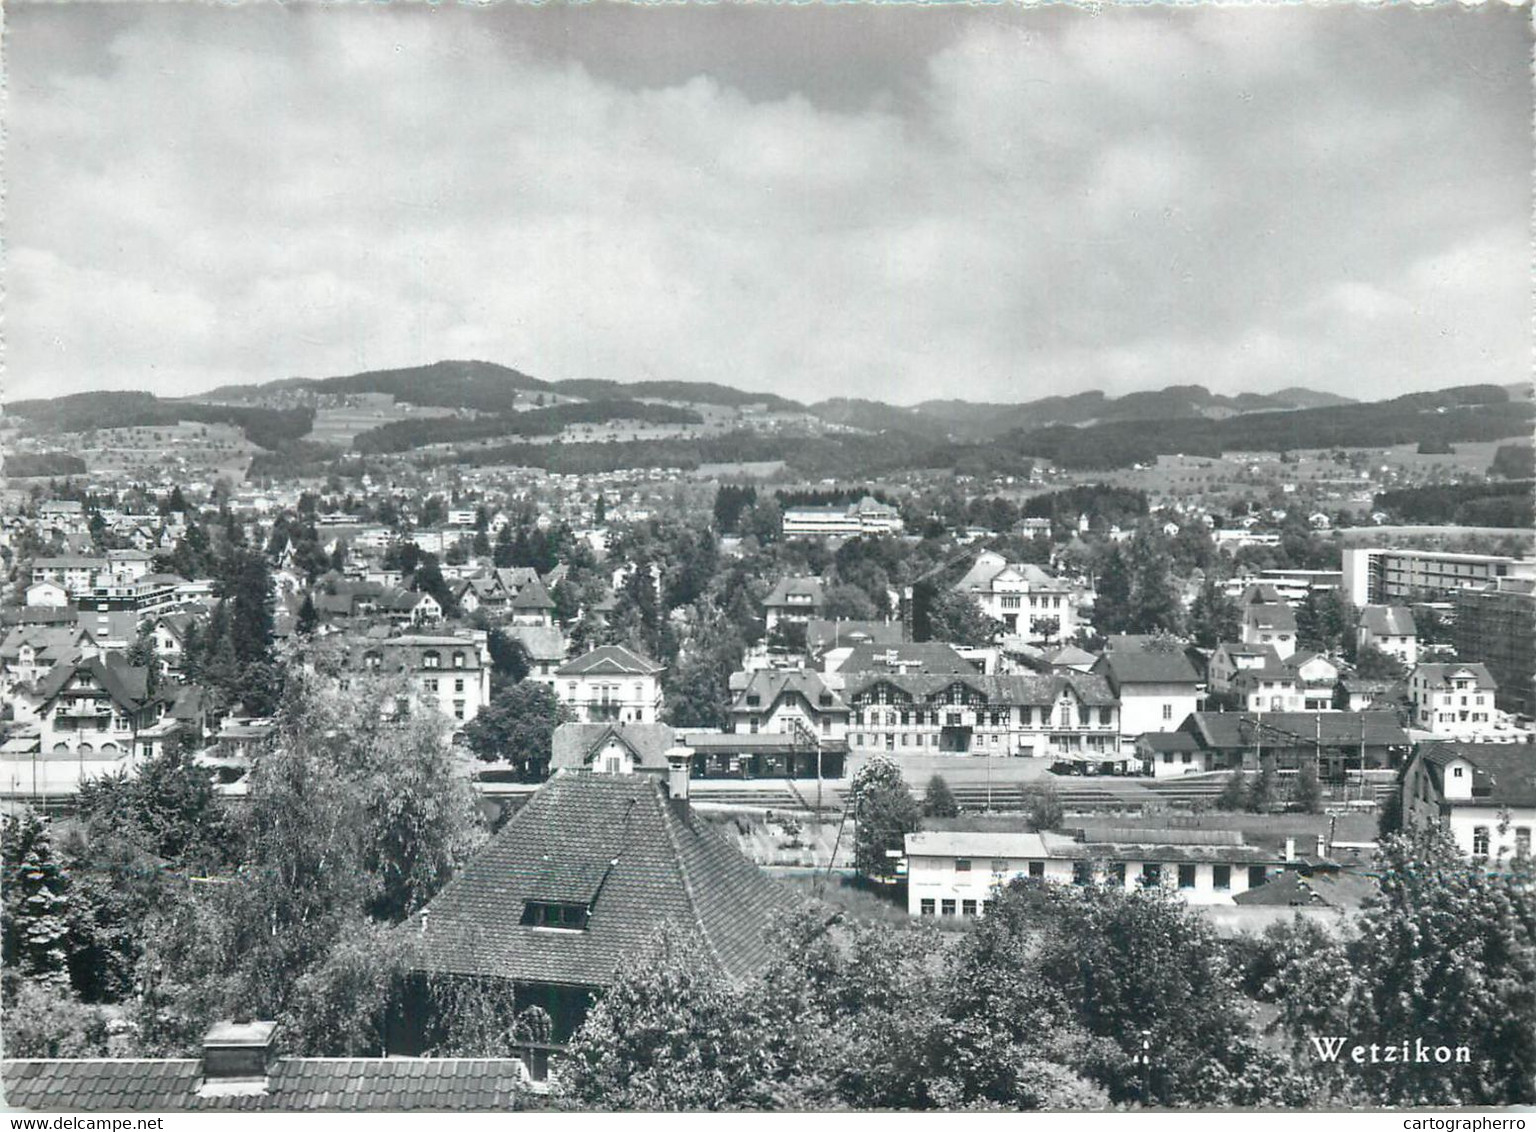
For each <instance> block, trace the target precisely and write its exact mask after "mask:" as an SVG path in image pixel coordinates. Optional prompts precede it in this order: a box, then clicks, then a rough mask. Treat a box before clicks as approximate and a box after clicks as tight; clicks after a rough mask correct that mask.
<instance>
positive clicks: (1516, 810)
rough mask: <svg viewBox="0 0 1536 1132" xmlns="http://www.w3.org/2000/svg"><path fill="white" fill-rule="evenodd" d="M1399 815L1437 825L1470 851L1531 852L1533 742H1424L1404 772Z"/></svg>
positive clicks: (1535, 784) (1490, 855) (1535, 818)
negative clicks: (1401, 807)
mask: <svg viewBox="0 0 1536 1132" xmlns="http://www.w3.org/2000/svg"><path fill="white" fill-rule="evenodd" d="M1402 788H1403V821H1404V823H1405V824H1408V825H1438V826H1440V827H1441V828H1443V829H1445V830H1446V831H1447V832H1448V833H1449V834H1450V835H1451V836H1452V837H1453V838H1454V839H1455V841H1456V844H1457V845H1458V846H1460V848H1461V851H1462V852H1463V853H1465V854H1467V855H1468V856H1469V857H1477V858H1485V859H1488V860H1490V861H1502V860H1505V859H1508V858H1509V857H1529V856H1530V855H1531V830H1532V829H1536V746H1532V745H1531V744H1529V743H1425V744H1422V745H1421V746H1420V747H1419V748H1418V750H1417V751H1416V752H1415V753H1414V756H1413V758H1412V759H1411V760H1410V761H1409V763H1408V767H1407V769H1406V770H1405V772H1404V774H1403V787H1402Z"/></svg>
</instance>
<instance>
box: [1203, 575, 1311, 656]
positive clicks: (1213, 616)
mask: <svg viewBox="0 0 1536 1132" xmlns="http://www.w3.org/2000/svg"><path fill="white" fill-rule="evenodd" d="M1297 619H1298V621H1299V620H1300V617H1299V615H1298V618H1297ZM1241 628H1242V619H1241V615H1240V613H1239V611H1238V608H1237V602H1235V601H1233V600H1232V599H1231V598H1229V597H1228V596H1227V595H1226V593H1225V591H1223V590H1222V588H1221V586H1220V585H1219V584H1218V583H1217V581H1216V579H1215V578H1214V577H1210V576H1207V577H1206V579H1205V581H1204V583H1202V584H1201V586H1200V592H1199V593H1198V594H1196V595H1195V600H1194V602H1193V603H1192V604H1191V605H1190V607H1189V633H1190V636H1191V637H1192V638H1193V639H1194V642H1195V644H1197V645H1199V646H1200V647H1201V648H1203V649H1214V648H1215V647H1216V646H1217V645H1219V644H1221V643H1222V642H1223V641H1235V640H1237V638H1238V635H1239V632H1240V630H1241Z"/></svg>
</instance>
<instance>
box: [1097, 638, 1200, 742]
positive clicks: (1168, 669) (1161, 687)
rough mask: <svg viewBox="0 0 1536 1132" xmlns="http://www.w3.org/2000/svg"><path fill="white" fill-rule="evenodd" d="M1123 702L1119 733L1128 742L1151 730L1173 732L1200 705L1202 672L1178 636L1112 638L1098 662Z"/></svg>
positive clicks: (1101, 672)
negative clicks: (1166, 637)
mask: <svg viewBox="0 0 1536 1132" xmlns="http://www.w3.org/2000/svg"><path fill="white" fill-rule="evenodd" d="M1093 670H1094V671H1095V672H1096V673H1099V674H1100V675H1102V676H1104V677H1106V678H1107V679H1108V680H1109V686H1110V688H1111V689H1112V690H1113V692H1114V694H1115V696H1116V697H1118V699H1119V701H1120V732H1121V735H1122V736H1123V737H1124V739H1125V740H1127V741H1134V740H1135V738H1136V736H1138V735H1141V734H1144V733H1145V732H1148V731H1172V730H1174V729H1175V728H1176V727H1178V726H1179V724H1181V723H1183V722H1184V720H1185V719H1186V718H1188V717H1189V715H1190V714H1191V713H1192V712H1194V711H1197V710H1198V709H1199V706H1200V696H1201V693H1202V691H1203V685H1202V682H1201V680H1200V674H1199V673H1198V672H1196V671H1195V666H1194V665H1193V664H1192V663H1190V660H1189V657H1188V656H1186V655H1185V653H1184V649H1183V648H1182V647H1181V646H1180V645H1179V644H1178V643H1177V642H1175V641H1171V640H1164V639H1160V638H1156V637H1133V636H1119V637H1111V638H1110V639H1109V644H1108V646H1107V648H1106V649H1105V652H1104V655H1103V656H1102V657H1100V658H1099V662H1098V663H1097V664H1096V665H1094V669H1093Z"/></svg>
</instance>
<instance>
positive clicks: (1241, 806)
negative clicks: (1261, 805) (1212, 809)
mask: <svg viewBox="0 0 1536 1132" xmlns="http://www.w3.org/2000/svg"><path fill="white" fill-rule="evenodd" d="M1216 808H1217V809H1218V810H1226V811H1227V812H1229V813H1230V812H1233V811H1236V810H1245V809H1247V808H1248V776H1247V775H1246V774H1244V773H1243V772H1242V771H1241V770H1234V771H1233V772H1232V773H1231V774H1229V775H1227V780H1226V781H1225V782H1224V783H1222V786H1221V793H1220V794H1218V795H1217V796H1216Z"/></svg>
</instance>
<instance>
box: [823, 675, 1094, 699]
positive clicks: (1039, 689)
mask: <svg viewBox="0 0 1536 1132" xmlns="http://www.w3.org/2000/svg"><path fill="white" fill-rule="evenodd" d="M880 684H887V685H889V686H890V687H892V688H897V689H900V690H901V691H903V692H906V693H907V694H908V695H910V696H912V697H913V699H914V700H915V701H918V702H922V701H925V700H931V699H932V698H933V697H936V696H939V695H941V694H942V693H944V692H945V691H947V690H948V689H949V688H950V687H952V686H953V685H955V684H962V685H964V686H965V687H968V688H971V689H973V690H975V691H976V692H978V693H980V694H981V696H982V697H983V698H984V699H985V700H986V702H987V703H989V704H994V705H999V706H1001V705H1004V704H1015V705H1016V704H1030V705H1036V706H1041V707H1046V706H1049V705H1051V704H1054V703H1055V702H1056V701H1057V700H1058V699H1059V698H1060V697H1061V695H1062V693H1063V692H1064V691H1065V690H1066V689H1068V688H1070V689H1071V690H1072V692H1073V694H1074V695H1076V697H1077V698H1078V700H1080V701H1081V702H1082V703H1084V704H1086V705H1088V706H1090V707H1112V706H1114V704H1115V694H1114V692H1113V691H1112V690H1111V689H1110V686H1109V682H1108V681H1107V680H1105V679H1104V677H1102V676H1096V675H1093V674H1091V673H1081V672H1052V673H1010V674H1008V675H1004V676H982V675H980V674H979V673H975V672H971V673H911V674H907V675H903V674H900V673H892V672H860V673H856V674H854V675H852V676H850V677H849V678H848V682H847V685H846V686H845V687H844V689H843V695H844V698H845V699H847V700H849V701H852V699H853V698H854V697H855V696H858V695H861V694H863V693H864V692H867V691H868V690H870V689H871V688H874V687H876V686H877V685H880Z"/></svg>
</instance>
